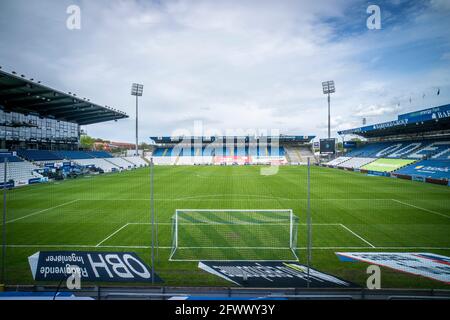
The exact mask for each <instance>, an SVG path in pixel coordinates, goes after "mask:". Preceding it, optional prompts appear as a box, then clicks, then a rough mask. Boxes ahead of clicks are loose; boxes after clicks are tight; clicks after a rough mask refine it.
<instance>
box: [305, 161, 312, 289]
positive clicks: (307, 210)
mask: <svg viewBox="0 0 450 320" xmlns="http://www.w3.org/2000/svg"><path fill="white" fill-rule="evenodd" d="M306 219H307V222H306V224H307V226H308V231H307V232H308V236H307V237H308V249H307V263H306V265H307V270H308V272H307V273H308V282H307V287H308V288H309V283H310V267H311V245H312V230H311V160H310V158H309V157H308V168H307V208H306Z"/></svg>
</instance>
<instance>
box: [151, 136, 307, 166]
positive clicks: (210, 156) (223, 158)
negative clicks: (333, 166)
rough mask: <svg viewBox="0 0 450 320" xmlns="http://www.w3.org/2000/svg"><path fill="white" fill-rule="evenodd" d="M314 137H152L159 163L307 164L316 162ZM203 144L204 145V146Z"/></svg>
mask: <svg viewBox="0 0 450 320" xmlns="http://www.w3.org/2000/svg"><path fill="white" fill-rule="evenodd" d="M314 138H315V137H314V136H276V137H264V139H262V138H255V137H248V136H247V137H183V138H177V137H151V138H150V139H151V141H152V142H153V144H154V145H155V149H154V151H153V153H152V155H151V156H148V157H147V159H148V160H150V159H151V158H152V157H153V161H154V163H155V164H157V165H212V164H214V165H247V164H264V165H267V164H288V163H292V164H304V163H306V161H307V160H306V159H307V158H308V157H309V158H311V159H313V162H315V161H316V158H315V157H314V153H313V151H312V145H311V140H312V139H314ZM200 145H201V147H200Z"/></svg>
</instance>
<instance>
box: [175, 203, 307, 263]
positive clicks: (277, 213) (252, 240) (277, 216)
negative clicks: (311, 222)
mask: <svg viewBox="0 0 450 320" xmlns="http://www.w3.org/2000/svg"><path fill="white" fill-rule="evenodd" d="M297 232H298V217H297V216H295V215H294V213H293V212H292V210H290V209H284V210H279V209H274V210H270V209H267V210H259V209H258V210H236V209H225V210H211V209H179V210H176V212H175V214H174V215H173V217H172V250H171V254H170V258H169V260H171V261H200V260H202V261H208V260H210V261H211V260H213V261H231V260H245V261H258V260H259V261H298V257H297V254H296V248H297Z"/></svg>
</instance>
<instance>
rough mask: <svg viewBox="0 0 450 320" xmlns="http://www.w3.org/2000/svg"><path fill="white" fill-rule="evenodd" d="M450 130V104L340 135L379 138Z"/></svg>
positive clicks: (404, 115)
mask: <svg viewBox="0 0 450 320" xmlns="http://www.w3.org/2000/svg"><path fill="white" fill-rule="evenodd" d="M449 129H450V104H446V105H442V106H439V107H433V108H428V109H423V110H419V111H414V112H410V113H405V114H401V115H399V116H398V119H397V120H394V121H389V122H383V123H379V124H374V125H370V126H364V127H360V128H355V129H349V130H343V131H339V132H338V134H340V135H346V134H355V135H358V136H362V137H365V138H377V137H386V136H394V135H403V134H414V133H422V132H432V131H441V130H449Z"/></svg>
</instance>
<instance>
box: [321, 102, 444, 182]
mask: <svg viewBox="0 0 450 320" xmlns="http://www.w3.org/2000/svg"><path fill="white" fill-rule="evenodd" d="M449 128H450V105H444V106H439V107H434V108H429V109H424V110H419V111H416V112H411V113H407V114H403V115H399V116H398V120H396V121H391V122H386V123H381V124H376V125H372V126H366V127H362V128H356V129H350V130H345V131H341V132H339V134H340V135H346V134H353V135H360V136H362V137H364V138H367V139H368V142H367V143H366V144H364V145H362V146H360V147H359V148H356V149H353V150H351V151H350V152H348V153H347V154H345V157H339V158H337V159H335V160H332V161H330V162H328V163H326V164H325V165H327V166H334V167H335V166H338V167H342V168H351V169H361V171H363V172H369V173H370V172H380V173H388V174H389V175H391V176H394V177H401V178H405V179H414V180H420V181H426V182H433V183H440V184H446V183H447V184H448V181H450V176H449V167H450V164H449V163H450V130H449ZM418 136H420V138H418ZM381 140H384V141H381ZM386 140H389V141H386ZM348 158H349V159H348ZM418 178H420V179H418ZM442 181H444V182H442Z"/></svg>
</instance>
